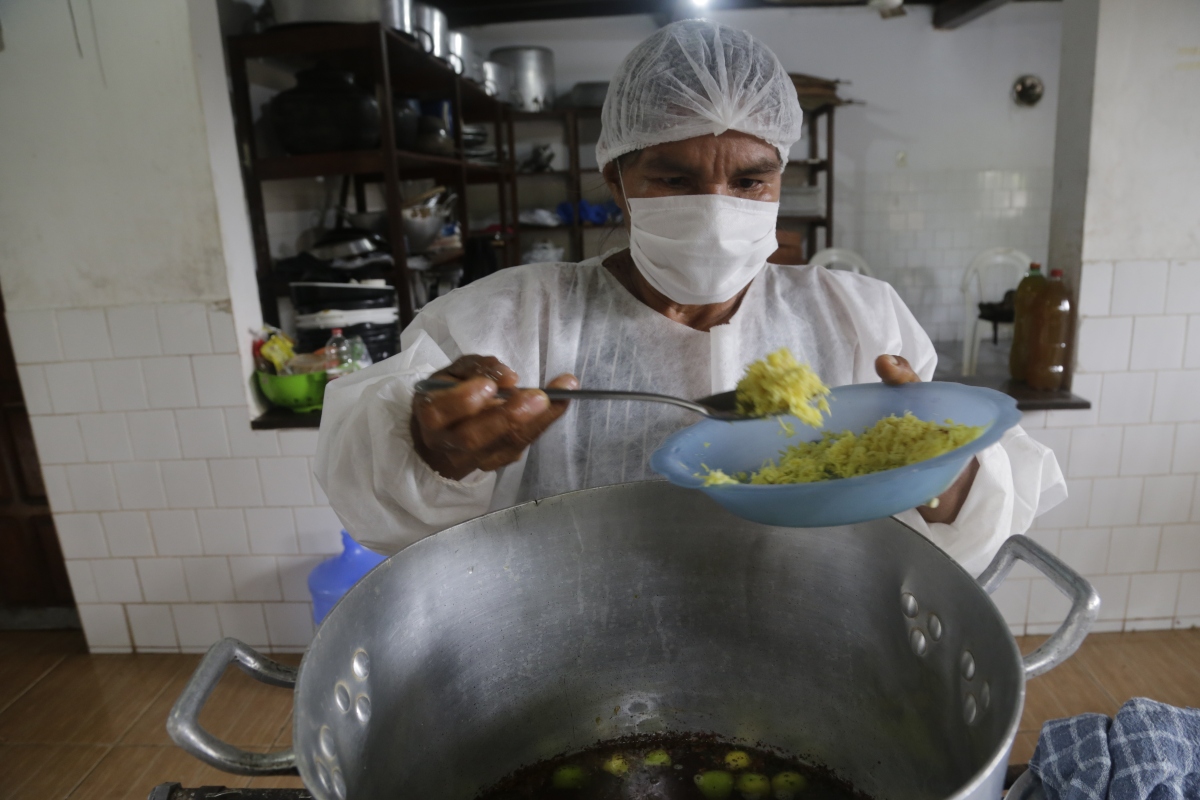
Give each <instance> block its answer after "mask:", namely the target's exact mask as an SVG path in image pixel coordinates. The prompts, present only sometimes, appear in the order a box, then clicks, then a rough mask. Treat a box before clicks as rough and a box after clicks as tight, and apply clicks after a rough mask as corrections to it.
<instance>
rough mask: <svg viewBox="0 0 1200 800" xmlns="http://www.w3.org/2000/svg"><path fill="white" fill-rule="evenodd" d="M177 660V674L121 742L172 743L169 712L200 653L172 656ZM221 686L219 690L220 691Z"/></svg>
mask: <svg viewBox="0 0 1200 800" xmlns="http://www.w3.org/2000/svg"><path fill="white" fill-rule="evenodd" d="M171 658H172V659H174V660H175V661H176V671H175V674H174V675H173V676H172V677H171V678H170V680H168V681H167V684H166V686H165V687H163V690H162V691H161V692H159V693H158V696H157V697H155V698H154V701H153V702H152V703H150V705H149V707H148V708H146V710H145V711H144V712H143V713H142V715H141V716H140V717H138V718H137V720H136V721H135V722H134V723H133V725H132V726H131V727H130V728H129V730H128V731H126V732H125V735H124V736H122V737H121V744H148V745H169V744H172V742H171V737H169V736H167V714H169V713H170V712H171V706H173V705H175V701H176V700H177V699H179V695H180V693H181V692H182V691H183V687H184V686H186V685H187V682H188V679H189V678H190V677H192V672H193V671H194V670H195V669H196V665H197V664H199V663H200V656H198V655H181V656H172V657H171ZM220 690H221V688H220V686H218V687H217V691H220Z"/></svg>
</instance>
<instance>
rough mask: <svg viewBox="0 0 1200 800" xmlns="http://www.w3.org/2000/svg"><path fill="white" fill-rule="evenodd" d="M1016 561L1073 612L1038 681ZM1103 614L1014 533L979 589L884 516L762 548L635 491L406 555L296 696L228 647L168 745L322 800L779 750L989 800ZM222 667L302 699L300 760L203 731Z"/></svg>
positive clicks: (341, 613) (681, 501)
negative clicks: (599, 764) (1017, 617)
mask: <svg viewBox="0 0 1200 800" xmlns="http://www.w3.org/2000/svg"><path fill="white" fill-rule="evenodd" d="M1015 559H1021V560H1024V561H1027V562H1029V563H1030V564H1032V565H1033V566H1035V567H1036V568H1037V569H1039V570H1041V571H1042V572H1043V573H1045V574H1046V575H1047V576H1048V577H1049V578H1050V579H1051V580H1053V581H1054V582H1055V583H1056V584H1057V585H1058V587H1059V588H1060V589H1062V590H1063V591H1064V592H1065V593H1067V594H1068V595H1069V596H1070V597H1071V598H1072V601H1073V604H1072V608H1071V611H1070V614H1069V616H1068V618H1067V621H1066V622H1065V623H1064V624H1063V626H1062V627H1061V628H1060V629H1059V630H1058V632H1057V633H1055V634H1054V635H1053V636H1051V637H1050V639H1049V640H1047V642H1046V643H1045V644H1044V645H1042V647H1040V648H1039V649H1038V650H1036V651H1035V652H1034V653H1032V654H1030V655H1029V656H1026V657H1025V658H1024V659H1022V657H1021V654H1020V652H1019V651H1018V649H1017V646H1016V642H1015V641H1014V640H1013V637H1012V636H1011V635H1010V634H1009V630H1008V627H1007V626H1006V625H1005V622H1004V620H1003V618H1002V617H1001V616H1000V613H999V611H997V609H996V607H995V606H994V605H993V604H992V602H991V600H990V599H989V598H988V592H989V591H992V590H994V589H996V587H997V586H998V585H999V584H1000V583H1001V582H1002V581H1003V580H1004V577H1005V575H1006V574H1007V573H1008V571H1009V569H1011V567H1012V566H1013V563H1014V560H1015ZM1098 607H1099V599H1098V598H1097V596H1096V594H1095V592H1094V591H1092V588H1091V586H1089V585H1088V583H1087V582H1086V581H1084V580H1083V579H1082V578H1080V577H1079V576H1077V575H1076V574H1075V573H1073V572H1072V571H1071V570H1070V569H1068V568H1067V567H1066V566H1065V565H1064V564H1063V563H1062V562H1061V561H1059V560H1058V559H1057V558H1055V557H1054V556H1052V555H1050V554H1049V553H1047V552H1046V551H1045V550H1043V549H1042V548H1041V547H1039V546H1038V545H1036V544H1035V543H1033V542H1032V541H1031V540H1029V539H1027V538H1025V537H1023V536H1014V537H1012V538H1011V539H1009V540H1008V541H1007V542H1006V543H1005V544H1004V546H1003V548H1002V549H1001V551H1000V553H999V554H998V555H997V557H996V559H995V560H994V561H993V563H992V565H991V566H990V567H989V568H988V570H987V571H986V572H985V573H984V575H983V576H981V578H980V579H979V581H978V582H976V581H975V580H974V579H972V578H971V576H970V575H968V574H967V573H966V572H964V571H963V570H962V569H961V568H960V567H959V566H958V565H957V564H956V563H955V562H954V561H952V560H951V559H950V558H949V557H947V556H946V555H945V554H944V553H943V552H942V551H941V550H939V549H938V548H937V547H936V546H934V545H933V544H932V543H930V542H929V541H928V540H927V539H925V538H923V537H922V536H920V535H919V534H917V533H916V532H914V531H913V530H911V529H910V528H907V527H905V526H904V525H902V524H901V523H899V522H897V521H895V520H893V519H883V520H878V521H875V522H869V523H862V524H858V525H854V526H851V527H845V528H824V529H821V528H817V529H792V528H772V527H767V526H764V525H759V524H757V523H753V522H747V521H744V520H742V519H739V518H737V517H733V516H731V515H730V514H728V513H726V512H725V511H724V510H722V509H721V508H720V507H719V506H717V505H716V504H715V503H713V502H711V501H710V500H708V499H707V498H706V497H705V496H703V495H702V494H700V493H699V492H692V491H688V490H686V489H681V488H677V487H674V486H671V485H669V484H666V483H662V482H643V483H636V484H624V485H619V486H610V487H604V488H599V489H589V490H586V491H581V492H575V493H571V494H565V495H560V496H558V497H552V498H549V499H547V500H542V501H539V502H537V503H529V504H526V505H522V506H518V507H516V508H511V509H506V510H503V511H497V512H495V513H492V514H488V515H486V516H483V517H480V518H478V519H475V520H471V521H470V522H466V523H463V524H461V525H458V526H455V527H453V528H450V529H448V530H445V531H443V532H441V533H439V534H437V535H435V536H431V537H429V538H427V539H423V540H421V541H420V542H417V543H416V544H414V545H412V546H410V547H408V548H407V549H405V550H403V551H402V552H400V553H399V554H397V555H395V556H393V557H392V558H390V559H388V560H387V561H386V562H384V563H383V564H381V565H380V566H379V567H377V568H376V569H375V570H374V571H373V572H371V573H370V574H369V575H367V576H366V577H365V578H364V579H363V580H362V581H361V582H360V583H359V584H358V585H357V586H355V588H354V589H352V590H351V591H350V592H349V593H348V594H347V595H346V596H345V597H344V598H343V599H342V601H341V602H340V603H339V604H338V605H337V606H336V607H335V608H334V609H333V611H332V612H331V613H330V615H329V616H328V617H327V618H326V621H325V622H324V624H323V625H322V626H321V628H320V629H319V630H318V631H317V634H316V638H315V639H314V640H313V643H312V646H311V647H310V649H309V651H308V653H307V654H306V655H305V657H304V660H303V662H302V663H301V665H300V668H299V674H298V675H296V674H295V671H294V670H292V669H290V668H288V667H284V666H281V665H279V664H276V663H274V662H271V661H269V660H268V659H266V658H264V657H262V656H260V655H258V654H257V653H255V652H254V651H252V650H250V649H249V648H248V647H246V646H245V645H243V644H241V643H240V642H237V641H236V640H232V639H226V640H224V641H223V642H220V643H218V644H217V645H215V646H214V647H213V648H212V650H210V651H209V653H208V655H207V656H205V658H204V660H203V661H202V662H201V663H200V666H199V667H198V668H197V670H196V673H195V675H194V676H193V677H192V679H191V682H190V683H189V684H188V686H187V687H186V688H185V690H184V692H183V694H182V695H181V696H180V698H179V700H178V702H176V704H175V707H174V708H173V709H172V710H171V715H170V717H169V720H168V723H167V727H168V729H169V731H170V733H171V736H172V738H173V739H174V740H175V741H176V742H177V743H178V744H179V745H180V746H182V747H183V748H185V749H186V750H188V751H189V752H191V753H192V754H194V755H196V756H198V757H199V758H202V759H203V760H205V761H207V762H208V763H209V764H212V765H214V766H216V767H219V768H221V769H224V770H227V771H231V772H237V773H239V774H265V773H278V772H284V771H287V770H290V769H292V768H293V767H295V768H298V769H299V772H300V775H301V777H302V778H303V779H304V783H305V784H306V786H307V787H308V788H309V789H310V790H311V791H312V793H313V795H314V796H315V797H317V798H320V799H321V800H325V799H326V798H334V799H336V800H344V798H347V797H349V798H360V799H361V798H368V799H370V800H374V799H375V798H379V800H394V799H395V798H397V797H436V798H440V799H442V800H470V799H471V798H472V797H474V796H475V795H476V794H477V793H478V792H480V791H481V790H482V789H484V788H485V787H487V786H489V785H491V784H492V783H493V782H494V781H497V780H498V779H500V778H502V777H504V776H505V775H507V774H509V773H510V772H511V771H512V770H514V769H515V768H517V767H519V766H521V765H524V764H529V763H533V762H536V761H538V760H541V759H544V758H547V757H549V756H552V755H555V754H559V753H564V752H571V751H576V750H579V749H582V748H585V747H587V746H589V745H591V744H593V743H595V742H596V741H597V740H606V739H611V738H614V737H618V736H623V735H626V734H633V733H649V732H658V731H677V732H712V733H715V734H717V735H719V736H721V737H725V738H728V739H737V740H743V741H746V742H749V743H754V742H764V743H766V744H768V745H771V746H774V747H776V748H779V749H781V750H783V751H786V752H790V753H794V754H796V755H799V756H801V757H804V758H806V759H811V760H812V761H815V762H818V763H823V764H826V765H828V766H829V767H830V768H832V769H833V770H834V771H835V772H836V773H837V774H838V775H840V776H841V777H843V778H845V779H847V780H849V781H851V782H852V783H853V784H854V785H855V786H856V788H858V789H859V790H861V791H863V792H866V793H867V794H869V795H871V796H872V797H876V798H881V799H882V798H888V800H909V798H912V799H913V800H915V799H916V798H923V799H924V798H957V799H959V800H962V799H963V798H987V799H988V800H996V799H997V798H999V797H1000V792H1001V786H1002V783H1003V780H1004V772H1005V765H1006V762H1007V760H1008V755H1009V751H1010V749H1011V747H1012V742H1013V739H1014V737H1015V735H1016V732H1017V727H1018V724H1019V721H1020V716H1021V707H1022V705H1023V703H1024V698H1025V679H1026V677H1027V676H1030V675H1036V674H1039V673H1041V672H1044V671H1045V670H1048V669H1050V668H1052V667H1053V666H1054V665H1056V664H1058V663H1059V662H1061V661H1062V660H1064V659H1065V658H1067V657H1068V656H1069V655H1070V654H1071V653H1072V652H1073V651H1074V650H1075V648H1076V647H1078V645H1079V644H1080V642H1081V641H1082V639H1083V638H1084V636H1085V635H1086V633H1087V629H1088V627H1089V625H1090V623H1091V620H1092V619H1093V618H1094V616H1095V613H1096V611H1097V609H1098ZM230 662H237V663H238V664H239V666H241V667H242V669H244V670H246V671H247V672H250V673H251V674H254V675H257V676H258V677H260V678H261V679H263V680H265V681H268V682H271V683H276V684H279V685H291V684H292V683H294V684H295V697H294V702H295V708H294V714H293V720H294V722H293V732H292V735H293V741H294V743H295V745H294V746H295V750H294V751H290V750H289V751H283V752H277V753H267V754H261V753H251V752H248V751H244V750H240V749H238V748H235V747H233V746H231V745H229V744H226V743H224V742H221V741H220V740H218V739H217V738H216V737H214V736H213V735H211V734H209V733H208V732H206V731H205V730H204V729H202V728H201V727H200V726H199V724H198V722H197V719H198V717H199V714H200V711H201V708H202V706H203V704H204V701H205V699H206V698H207V696H208V695H209V693H210V692H211V691H212V689H213V687H214V686H215V684H216V683H217V681H218V680H219V679H220V676H221V674H222V672H223V671H224V670H225V668H226V666H227V665H228V664H229V663H230Z"/></svg>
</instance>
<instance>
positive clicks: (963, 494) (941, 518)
mask: <svg viewBox="0 0 1200 800" xmlns="http://www.w3.org/2000/svg"><path fill="white" fill-rule="evenodd" d="M875 372H876V373H878V375H879V377H880V378H882V379H883V382H884V383H886V384H887V385H888V386H899V385H901V384H904V383H920V382H921V378H920V377H918V375H917V373H916V372H915V371H913V368H912V367H911V366H910V365H909V363H908V360H907V359H906V358H904V357H903V356H880V357H879V358H877V359H875ZM977 472H979V459H977V458H972V459H971V462H970V463H969V464H967V466H966V467H965V468H964V469H963V471H962V472H961V473H959V475H958V477H957V478H956V479H955V480H954V483H953V484H951V485H950V488H949V489H947V490H946V491H945V492H943V493H942V494H941V495H940V496H939V497H938V498H937V503H936V505H927V506H917V513H918V514H920V515H921V519H923V520H925V521H926V522H945V523H951V522H954V520H956V519H958V512H959V511H960V510H962V507H963V503H965V502H966V500H967V494H968V493H969V492H970V491H971V484H973V483H974V482H975V474H976V473H977Z"/></svg>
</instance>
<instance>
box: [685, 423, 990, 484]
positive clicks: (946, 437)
mask: <svg viewBox="0 0 1200 800" xmlns="http://www.w3.org/2000/svg"><path fill="white" fill-rule="evenodd" d="M981 433H983V428H982V427H974V426H970V425H958V424H955V423H954V422H953V421H952V420H946V421H945V422H944V423H942V422H926V421H925V420H921V419H917V418H916V417H915V416H913V415H912V413H911V412H906V413H905V414H904V416H903V417H897V416H895V415H892V416H890V417H884V418H883V419H881V420H879V422H876V423H875V424H874V425H873V426H872V427H870V428H867V429H866V430H864V431H863V432H862V433H861V434H855V433H854V432H853V431H842V432H841V433H826V434H825V435H824V437H822V438H821V439H818V440H817V441H815V442H801V443H799V444H794V445H791V446H790V447H788V448H787V449H785V450H783V451H782V452H781V453H780V455H779V461H778V463H776V462H774V461H768V462H767V463H766V464H764V465H763V466H762V469H759V470H758V471H757V472H754V473H751V474H750V475H748V476H747V475H745V474H739V475H737V476H730V475H727V474H725V473H724V472H722V471H721V470H719V469H717V470H710V469H708V468H707V467H705V469H706V470H707V472H706V473H705V474H704V475H703V477H704V485H705V486H721V485H725V484H733V483H752V484H781V483H814V482H816V481H826V480H832V479H836V478H852V477H854V476H856V475H869V474H871V473H872V472H883V471H884V470H888V469H896V468H897V467H905V466H908V465H909V464H916V463H917V462H919V461H926V460H928V459H930V458H934V457H936V456H940V455H942V454H943V453H948V452H950V451H951V450H953V449H955V448H956V447H962V446H963V445H964V444H967V443H968V442H971V441H974V440H975V439H977V438H978V437H979V435H980V434H981Z"/></svg>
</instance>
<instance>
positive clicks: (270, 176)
mask: <svg viewBox="0 0 1200 800" xmlns="http://www.w3.org/2000/svg"><path fill="white" fill-rule="evenodd" d="M226 52H227V54H228V58H229V75H230V81H231V86H232V91H233V110H234V122H235V126H236V129H237V138H238V145H239V150H240V152H241V156H242V159H241V160H242V174H243V181H244V184H245V187H246V200H247V205H248V207H249V212H250V222H251V229H252V232H253V236H254V247H255V256H256V260H257V272H258V282H259V298H260V301H261V303H262V311H263V319H264V320H266V321H267V322H270V323H272V324H278V323H279V308H278V297H280V296H286V294H287V284H286V282H282V281H279V280H277V279H276V277H275V274H274V272H273V259H272V257H271V253H270V248H269V245H268V242H269V240H268V236H267V221H266V213H265V210H264V204H263V192H262V184H263V182H265V181H275V180H290V179H295V178H314V177H318V176H351V177H352V179H353V183H354V186H355V192H354V197H355V202H356V205H357V210H358V211H365V210H366V207H365V202H366V200H365V192H364V187H365V185H366V184H368V183H379V184H381V188H382V193H383V196H384V201H385V205H386V212H387V234H388V235H387V238H388V241H389V243H390V244H391V247H392V256H393V259H394V261H395V269H394V271H393V274H392V275H391V276H390V278H389V279H388V282H389V283H390V284H391V285H392V286H394V287H395V288H396V292H397V295H398V299H399V304H400V323H401V326H402V327H403V326H404V325H407V324H408V323H409V322H411V321H412V317H413V303H412V297H411V292H410V288H409V272H408V267H407V261H408V255H409V254H408V253H407V252H405V247H404V229H403V224H402V221H401V213H400V209H401V204H402V199H403V198H402V197H401V195H400V182H401V181H402V180H414V179H422V178H431V179H433V180H435V181H437V182H438V183H439V184H441V185H445V186H447V187H451V188H454V189H456V190H457V194H458V204H459V205H458V209H457V210H458V217H459V220H460V221H461V222H462V223H463V227H464V229H465V228H466V221H467V220H468V219H470V217H469V208H468V199H467V192H466V191H465V187H466V186H467V185H469V184H495V186H496V190H497V199H498V202H499V209H500V219H501V223H502V225H501V226H502V227H503V228H508V227H510V226H515V224H516V205H515V192H514V186H513V178H512V175H513V166H512V157H511V156H512V146H511V143H512V140H511V139H506V138H505V137H506V136H507V135H508V134H510V133H511V125H510V123H509V107H508V106H507V105H506V104H504V103H501V102H500V101H498V100H496V99H494V98H492V97H490V96H489V95H488V94H487V93H486V92H484V90H483V88H482V87H480V86H478V85H477V84H475V83H473V82H471V81H469V80H466V79H464V78H462V77H461V76H459V75H458V74H457V73H455V72H454V70H453V69H451V67H450V66H449V65H448V64H446V63H445V62H442V61H440V60H439V59H435V58H433V57H432V56H430V55H428V54H427V53H425V52H424V51H423V50H422V49H421V48H420V47H419V46H418V45H417V43H416V42H415V41H413V40H411V39H409V38H407V37H406V36H404V35H402V34H400V33H398V32H396V31H394V30H391V29H390V28H387V27H385V26H382V25H379V24H378V23H366V24H342V23H329V24H312V25H291V26H284V27H280V28H274V29H271V30H268V31H266V32H264V33H257V34H250V35H245V36H234V37H231V38H230V39H229V41H228V44H227V48H226ZM254 59H262V60H265V61H270V62H273V63H275V64H279V65H282V66H283V67H285V68H287V69H289V70H298V69H301V68H303V67H304V66H306V65H308V64H311V63H313V62H316V61H320V62H323V63H327V64H330V65H331V66H335V67H338V68H340V69H345V70H349V71H350V72H352V73H353V74H354V76H355V81H356V83H358V84H359V85H361V86H363V87H365V88H368V89H370V90H372V91H374V92H375V96H376V100H377V102H378V103H379V109H380V115H381V123H382V124H381V134H380V146H379V147H378V148H377V149H370V150H355V151H348V152H331V153H314V154H310V155H279V154H274V153H264V152H260V149H261V147H260V143H259V141H258V138H257V136H256V135H255V126H254V109H253V108H252V105H251V100H250V78H249V75H248V70H247V64H248V62H249V61H251V60H254ZM396 96H402V97H416V98H418V99H421V100H449V101H450V103H451V108H452V114H453V118H454V144H455V152H456V153H460V154H461V153H462V152H463V141H462V128H463V125H465V124H480V123H483V124H489V125H491V126H492V130H493V140H494V142H495V144H496V150H497V155H498V156H499V155H500V154H501V153H503V152H505V151H507V153H508V160H507V162H501V163H498V164H483V163H477V162H472V161H468V160H466V159H464V158H461V157H456V156H442V155H431V154H427V153H419V152H411V151H405V150H400V149H398V148H397V147H396V146H395V141H396V135H395V127H394V120H395V116H394V109H393V98H394V97H396ZM464 236H479V237H486V238H489V239H492V240H493V242H494V245H495V246H496V247H497V249H498V250H500V251H501V255H500V258H499V261H500V263H501V265H502V266H511V265H512V264H514V263H516V260H517V259H516V249H517V248H516V244H517V243H516V241H515V238H514V237H512V236H509V235H504V234H501V235H499V236H497V235H494V234H491V233H486V232H482V231H478V232H469V231H465V230H464Z"/></svg>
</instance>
